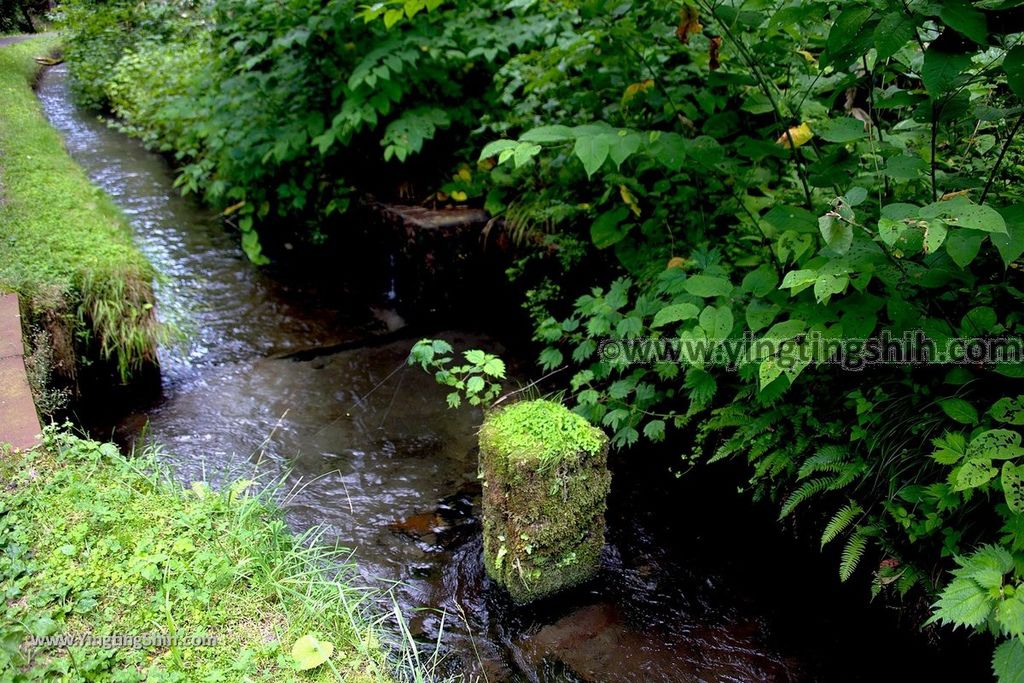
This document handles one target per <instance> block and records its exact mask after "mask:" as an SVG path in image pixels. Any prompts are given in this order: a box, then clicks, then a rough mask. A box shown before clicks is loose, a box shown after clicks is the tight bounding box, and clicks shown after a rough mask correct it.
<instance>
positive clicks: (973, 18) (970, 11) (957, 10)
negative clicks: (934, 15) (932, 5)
mask: <svg viewBox="0 0 1024 683" xmlns="http://www.w3.org/2000/svg"><path fill="white" fill-rule="evenodd" d="M939 8H940V9H939V17H940V18H941V19H942V21H944V22H946V24H947V25H948V26H950V27H951V28H953V30H955V31H956V32H958V33H961V34H963V35H965V36H967V37H968V38H970V39H971V40H973V41H974V42H976V43H978V44H979V45H984V44H985V42H986V41H987V40H988V21H986V19H985V15H984V13H982V12H980V11H978V10H977V9H975V8H974V7H973V6H972V5H971V4H970V3H968V2H966V1H965V0H942V2H941V3H940V4H939Z"/></svg>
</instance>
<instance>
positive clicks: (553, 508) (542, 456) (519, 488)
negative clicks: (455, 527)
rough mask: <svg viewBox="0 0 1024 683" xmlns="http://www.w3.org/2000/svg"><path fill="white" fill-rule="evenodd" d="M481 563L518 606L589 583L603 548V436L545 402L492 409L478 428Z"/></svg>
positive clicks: (606, 476)
mask: <svg viewBox="0 0 1024 683" xmlns="http://www.w3.org/2000/svg"><path fill="white" fill-rule="evenodd" d="M480 466H481V470H482V474H483V480H484V482H483V514H484V521H483V526H484V565H485V567H486V569H487V574H488V575H489V576H490V577H491V578H492V579H494V580H495V581H496V582H497V583H498V584H500V585H501V586H503V587H504V588H505V589H506V590H507V591H508V592H509V594H510V595H511V596H512V599H513V600H514V601H515V602H517V603H519V604H524V603H527V602H530V601H533V600H537V599H539V598H542V597H544V596H547V595H551V594H552V593H555V592H558V591H560V590H563V589H565V588H569V587H570V586H574V585H576V584H578V583H581V582H583V581H586V580H587V579H589V578H591V577H592V576H593V575H594V574H595V573H597V570H598V568H599V566H600V556H601V548H602V546H604V511H605V506H606V499H607V497H608V490H609V488H610V486H611V474H610V473H609V471H608V438H607V437H606V436H605V434H604V432H602V431H601V430H600V429H598V428H596V427H594V426H592V425H591V424H590V423H588V422H587V421H586V420H585V419H583V418H582V417H580V416H579V415H577V414H575V413H573V412H571V411H570V410H568V409H567V408H565V407H564V406H562V405H560V404H558V403H554V402H552V401H523V402H520V403H515V404H512V405H510V406H508V407H507V408H502V409H499V410H495V411H492V412H491V413H490V414H489V415H488V416H487V418H486V420H485V421H484V425H483V427H482V428H481V429H480Z"/></svg>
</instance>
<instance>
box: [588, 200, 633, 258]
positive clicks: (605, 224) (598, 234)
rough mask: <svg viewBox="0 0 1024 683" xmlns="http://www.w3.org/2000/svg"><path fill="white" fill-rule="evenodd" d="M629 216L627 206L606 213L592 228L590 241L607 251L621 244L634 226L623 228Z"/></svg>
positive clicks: (629, 225)
mask: <svg viewBox="0 0 1024 683" xmlns="http://www.w3.org/2000/svg"><path fill="white" fill-rule="evenodd" d="M627 216H629V209H628V208H627V207H625V206H618V207H616V208H614V209H612V210H611V211H605V212H604V213H602V214H601V215H600V216H598V217H597V219H596V220H595V221H594V222H593V224H591V226H590V239H591V240H592V241H593V243H594V246H595V247H597V248H598V249H607V248H608V247H610V246H612V245H613V244H615V243H617V242H621V241H622V239H623V238H624V237H625V236H626V233H627V232H629V228H630V227H632V224H628V225H626V226H625V227H622V221H624V220H626V217H627Z"/></svg>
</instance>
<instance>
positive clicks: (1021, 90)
mask: <svg viewBox="0 0 1024 683" xmlns="http://www.w3.org/2000/svg"><path fill="white" fill-rule="evenodd" d="M1003 71H1005V72H1006V82H1007V84H1009V86H1010V90H1012V91H1013V92H1014V94H1015V95H1016V96H1017V97H1024V45H1017V46H1016V47H1014V48H1013V49H1012V50H1010V51H1009V52H1007V53H1006V56H1005V57H1003Z"/></svg>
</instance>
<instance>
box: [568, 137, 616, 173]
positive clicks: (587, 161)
mask: <svg viewBox="0 0 1024 683" xmlns="http://www.w3.org/2000/svg"><path fill="white" fill-rule="evenodd" d="M610 151H611V146H610V145H609V144H608V137H607V134H604V133H602V134H600V135H584V136H583V137H579V138H576V144H575V145H574V146H573V152H574V153H575V154H576V156H577V157H579V160H580V161H581V162H583V170H585V171H586V172H587V177H590V176H592V175H594V173H596V172H597V170H598V169H599V168H601V166H602V165H603V164H604V162H605V160H606V159H607V158H608V153H609V152H610Z"/></svg>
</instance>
